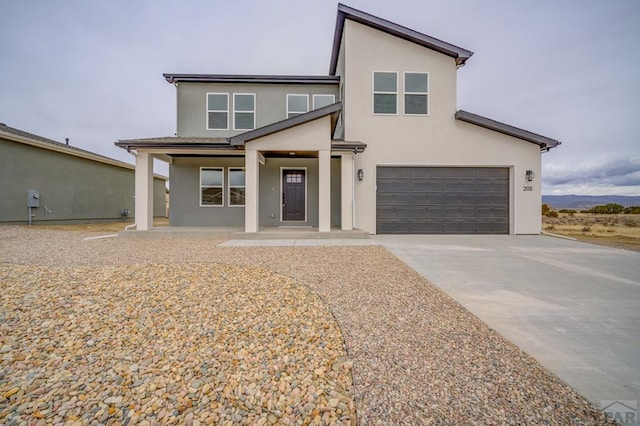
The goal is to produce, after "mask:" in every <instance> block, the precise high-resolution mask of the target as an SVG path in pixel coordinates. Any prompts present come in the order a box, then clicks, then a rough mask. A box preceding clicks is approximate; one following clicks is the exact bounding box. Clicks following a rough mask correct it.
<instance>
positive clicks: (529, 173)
mask: <svg viewBox="0 0 640 426" xmlns="http://www.w3.org/2000/svg"><path fill="white" fill-rule="evenodd" d="M526 176H527V182H533V178H534V177H536V175H535V174H534V173H533V170H527V175H526Z"/></svg>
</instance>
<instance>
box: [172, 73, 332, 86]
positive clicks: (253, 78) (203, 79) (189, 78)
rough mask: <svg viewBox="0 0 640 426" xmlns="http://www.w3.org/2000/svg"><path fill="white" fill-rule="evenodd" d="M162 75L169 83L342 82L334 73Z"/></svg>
mask: <svg viewBox="0 0 640 426" xmlns="http://www.w3.org/2000/svg"><path fill="white" fill-rule="evenodd" d="M162 76H163V77H164V78H165V79H166V80H167V82H169V83H172V84H173V83H180V82H188V83H271V84H332V85H337V84H340V77H336V76H332V75H250V74H249V75H241V74H171V73H166V74H162Z"/></svg>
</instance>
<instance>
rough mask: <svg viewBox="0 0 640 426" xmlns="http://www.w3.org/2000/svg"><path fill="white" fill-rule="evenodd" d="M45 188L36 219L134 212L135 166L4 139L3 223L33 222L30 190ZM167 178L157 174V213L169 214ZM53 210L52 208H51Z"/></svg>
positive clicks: (0, 173)
mask: <svg viewBox="0 0 640 426" xmlns="http://www.w3.org/2000/svg"><path fill="white" fill-rule="evenodd" d="M28 190H36V191H39V192H40V207H39V208H34V209H32V213H33V214H35V216H34V217H33V218H32V222H33V223H38V222H54V221H60V222H64V221H83V220H113V219H119V218H120V217H121V216H120V211H121V210H122V209H125V208H126V209H129V211H130V216H129V217H130V218H132V217H133V215H134V171H133V170H132V169H127V168H123V167H118V166H114V165H110V164H105V163H100V162H97V161H92V160H89V159H85V158H80V157H76V156H73V155H69V154H64V153H60V152H55V151H51V150H47V149H43V148H39V147H34V146H30V145H26V144H22V143H18V142H14V141H10V140H7V139H0V222H18V223H20V222H24V223H26V222H28V214H27V206H26V199H27V191H28ZM164 194H165V182H164V180H162V179H157V178H156V179H154V215H155V216H164V215H165V201H164V200H165V198H164V197H165V196H164ZM44 206H46V207H47V209H49V210H50V211H51V212H50V213H49V212H48V211H47V209H45V207H44Z"/></svg>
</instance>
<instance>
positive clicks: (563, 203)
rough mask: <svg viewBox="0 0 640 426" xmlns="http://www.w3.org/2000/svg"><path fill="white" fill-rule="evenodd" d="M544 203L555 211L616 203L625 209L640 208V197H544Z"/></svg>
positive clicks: (583, 208)
mask: <svg viewBox="0 0 640 426" xmlns="http://www.w3.org/2000/svg"><path fill="white" fill-rule="evenodd" d="M542 202H543V203H545V204H548V205H550V206H551V207H553V208H554V209H557V210H558V209H575V210H585V209H590V208H591V207H594V206H601V205H604V204H609V203H615V204H620V205H623V206H625V207H631V206H640V197H635V196H624V195H543V196H542Z"/></svg>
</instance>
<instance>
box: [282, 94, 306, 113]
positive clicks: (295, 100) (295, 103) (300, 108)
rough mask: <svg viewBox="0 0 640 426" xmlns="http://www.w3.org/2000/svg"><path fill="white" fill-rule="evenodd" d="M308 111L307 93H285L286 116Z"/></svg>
mask: <svg viewBox="0 0 640 426" xmlns="http://www.w3.org/2000/svg"><path fill="white" fill-rule="evenodd" d="M308 111H309V95H287V118H291V117H295V116H296V115H300V114H304V113H305V112H308Z"/></svg>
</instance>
